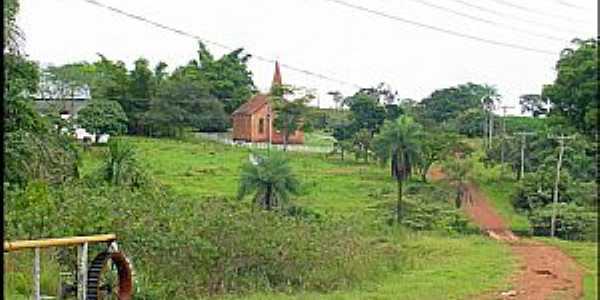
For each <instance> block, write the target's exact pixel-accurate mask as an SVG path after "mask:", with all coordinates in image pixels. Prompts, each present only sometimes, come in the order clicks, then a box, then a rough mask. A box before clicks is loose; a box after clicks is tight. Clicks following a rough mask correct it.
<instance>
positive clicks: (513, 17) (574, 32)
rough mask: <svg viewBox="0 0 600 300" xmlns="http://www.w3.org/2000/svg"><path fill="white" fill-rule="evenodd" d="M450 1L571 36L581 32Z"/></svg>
mask: <svg viewBox="0 0 600 300" xmlns="http://www.w3.org/2000/svg"><path fill="white" fill-rule="evenodd" d="M450 1H454V2H456V3H460V4H462V5H464V6H467V7H471V8H475V9H477V10H480V11H484V12H487V13H490V14H494V15H497V16H501V17H505V18H510V19H513V20H518V21H521V22H524V23H530V24H534V25H537V26H543V27H547V28H552V29H555V30H560V31H563V32H568V33H571V34H579V31H577V30H573V29H570V28H564V27H562V26H556V25H554V24H548V23H544V22H538V21H535V20H530V19H527V18H521V17H518V16H515V15H512V14H509V13H505V12H500V11H497V10H494V9H490V8H487V7H485V6H480V5H476V4H472V3H469V2H467V1H464V0H450Z"/></svg>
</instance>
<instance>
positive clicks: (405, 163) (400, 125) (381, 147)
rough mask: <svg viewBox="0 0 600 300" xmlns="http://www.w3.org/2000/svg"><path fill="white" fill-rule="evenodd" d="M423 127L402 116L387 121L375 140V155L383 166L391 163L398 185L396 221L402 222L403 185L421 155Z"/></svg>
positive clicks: (393, 175) (392, 173)
mask: <svg viewBox="0 0 600 300" xmlns="http://www.w3.org/2000/svg"><path fill="white" fill-rule="evenodd" d="M422 132H423V131H422V127H421V125H420V124H418V123H416V122H415V121H414V120H413V119H412V118H411V117H408V116H401V117H400V118H398V119H397V120H395V121H393V122H392V121H386V122H385V123H384V124H383V127H382V128H381V131H380V133H379V134H377V135H376V136H375V139H374V140H373V148H374V151H375V154H376V155H377V157H378V158H379V160H380V161H381V162H382V163H383V164H387V162H388V161H389V162H390V170H391V175H392V177H394V178H395V179H396V182H397V185H398V199H397V202H396V219H397V222H398V224H399V223H400V221H401V220H402V183H403V181H404V180H406V179H408V178H409V177H410V175H411V173H412V168H413V165H415V164H416V163H417V161H418V160H417V159H418V156H419V154H420V139H421V138H422Z"/></svg>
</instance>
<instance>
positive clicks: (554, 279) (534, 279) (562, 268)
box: [430, 168, 583, 300]
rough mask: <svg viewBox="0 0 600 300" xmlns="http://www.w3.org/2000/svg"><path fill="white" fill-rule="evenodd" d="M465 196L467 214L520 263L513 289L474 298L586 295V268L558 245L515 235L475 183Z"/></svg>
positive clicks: (540, 299) (435, 174) (436, 172)
mask: <svg viewBox="0 0 600 300" xmlns="http://www.w3.org/2000/svg"><path fill="white" fill-rule="evenodd" d="M430 178H431V179H432V180H440V179H443V178H445V176H444V174H443V172H442V171H441V169H439V168H433V170H432V171H431V172H430ZM464 198H465V199H463V202H462V207H463V209H464V210H465V211H466V213H467V215H468V216H469V217H470V218H471V219H472V220H473V222H474V223H476V224H477V225H478V226H479V228H480V229H481V230H482V231H483V232H485V233H486V234H487V235H488V236H489V237H491V238H493V239H496V240H499V241H503V242H505V243H508V244H509V245H510V247H511V249H512V252H513V253H514V254H515V255H516V256H517V258H518V260H519V265H520V266H519V272H518V273H517V274H514V275H513V277H512V278H511V283H512V289H510V290H507V291H497V292H493V293H489V294H486V295H480V296H478V297H475V299H527V300H546V299H564V300H572V299H580V298H581V297H582V296H583V270H582V269H581V267H580V266H578V265H577V263H576V262H575V261H574V260H573V259H572V258H571V257H569V256H567V255H566V254H564V253H563V252H562V251H560V250H559V249H558V248H556V247H553V246H549V245H546V244H543V243H541V242H537V241H532V240H528V239H521V238H519V237H517V236H516V235H514V234H513V232H512V231H510V230H509V229H508V227H507V226H506V223H505V222H504V220H502V218H501V217H500V215H499V214H498V213H497V212H496V211H495V209H494V208H493V207H492V206H491V205H490V203H489V201H488V200H487V197H486V195H485V194H484V193H482V192H481V191H480V190H479V188H478V187H477V186H476V185H475V184H473V183H468V184H467V193H466V196H465V197H464Z"/></svg>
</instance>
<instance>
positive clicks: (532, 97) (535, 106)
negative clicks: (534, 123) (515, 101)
mask: <svg viewBox="0 0 600 300" xmlns="http://www.w3.org/2000/svg"><path fill="white" fill-rule="evenodd" d="M544 104H545V103H544V100H543V99H542V96H541V95H537V94H526V95H521V97H519V105H521V112H522V113H531V114H532V115H533V117H534V118H537V117H539V116H543V115H545V114H547V113H548V109H547V108H546V107H545V105H544Z"/></svg>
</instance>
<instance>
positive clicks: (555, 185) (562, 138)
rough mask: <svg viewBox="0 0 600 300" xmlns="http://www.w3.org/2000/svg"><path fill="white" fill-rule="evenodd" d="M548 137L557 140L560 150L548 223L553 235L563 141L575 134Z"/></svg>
mask: <svg viewBox="0 0 600 300" xmlns="http://www.w3.org/2000/svg"><path fill="white" fill-rule="evenodd" d="M548 138H549V139H554V140H557V141H558V145H559V147H560V150H559V151H558V162H557V163H556V180H555V181H554V195H553V196H552V202H553V207H552V220H551V223H550V236H551V237H554V235H555V234H556V210H557V206H558V183H559V181H560V167H561V166H562V159H563V155H564V153H565V141H567V140H572V139H574V138H575V136H573V135H571V136H564V135H560V136H548Z"/></svg>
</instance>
